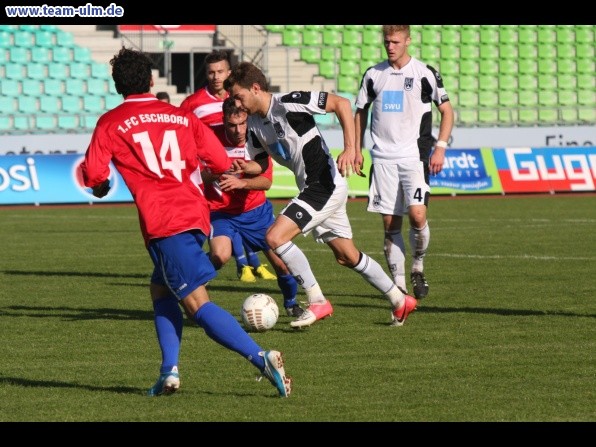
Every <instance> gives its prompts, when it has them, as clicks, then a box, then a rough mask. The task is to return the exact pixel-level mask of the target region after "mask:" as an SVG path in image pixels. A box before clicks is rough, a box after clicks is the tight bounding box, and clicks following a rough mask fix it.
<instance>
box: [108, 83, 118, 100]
mask: <svg viewBox="0 0 596 447" xmlns="http://www.w3.org/2000/svg"><path fill="white" fill-rule="evenodd" d="M107 82H108V91H109V92H110V94H112V95H118V96H119V97H120V93H118V92H117V91H116V85H115V84H114V81H113V80H112V79H111V78H110V79H108V81H107Z"/></svg>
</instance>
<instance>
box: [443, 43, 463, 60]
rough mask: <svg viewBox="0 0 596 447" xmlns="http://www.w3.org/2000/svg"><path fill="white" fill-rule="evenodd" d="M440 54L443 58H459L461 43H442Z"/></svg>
mask: <svg viewBox="0 0 596 447" xmlns="http://www.w3.org/2000/svg"><path fill="white" fill-rule="evenodd" d="M440 55H441V59H442V60H448V59H457V58H459V45H454V44H441V47H440Z"/></svg>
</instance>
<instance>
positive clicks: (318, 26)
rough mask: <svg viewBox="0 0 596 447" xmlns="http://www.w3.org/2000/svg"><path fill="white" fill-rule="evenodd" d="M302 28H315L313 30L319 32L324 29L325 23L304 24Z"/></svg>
mask: <svg viewBox="0 0 596 447" xmlns="http://www.w3.org/2000/svg"><path fill="white" fill-rule="evenodd" d="M303 29H310V30H315V31H319V32H321V31H323V30H324V29H325V25H316V24H310V25H304V28H303Z"/></svg>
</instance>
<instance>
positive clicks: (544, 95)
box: [538, 90, 559, 107]
mask: <svg viewBox="0 0 596 447" xmlns="http://www.w3.org/2000/svg"><path fill="white" fill-rule="evenodd" d="M558 101H559V96H558V95H557V91H556V90H538V104H539V105H541V106H547V107H555V106H556V105H557V104H558Z"/></svg>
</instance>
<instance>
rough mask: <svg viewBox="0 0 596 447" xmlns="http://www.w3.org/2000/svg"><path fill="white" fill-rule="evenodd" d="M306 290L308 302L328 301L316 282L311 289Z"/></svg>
mask: <svg viewBox="0 0 596 447" xmlns="http://www.w3.org/2000/svg"><path fill="white" fill-rule="evenodd" d="M305 292H306V297H307V298H308V304H312V303H324V302H325V301H327V300H326V299H325V296H324V295H323V292H322V291H321V288H320V287H319V285H318V284H315V285H314V286H312V287H311V288H310V289H305Z"/></svg>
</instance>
